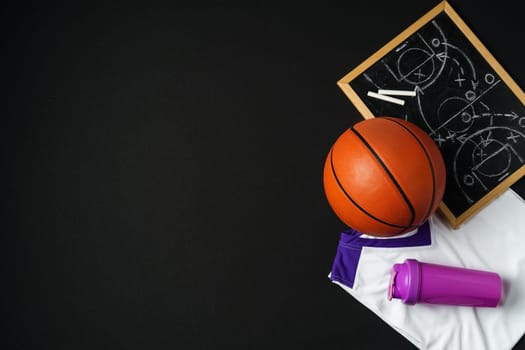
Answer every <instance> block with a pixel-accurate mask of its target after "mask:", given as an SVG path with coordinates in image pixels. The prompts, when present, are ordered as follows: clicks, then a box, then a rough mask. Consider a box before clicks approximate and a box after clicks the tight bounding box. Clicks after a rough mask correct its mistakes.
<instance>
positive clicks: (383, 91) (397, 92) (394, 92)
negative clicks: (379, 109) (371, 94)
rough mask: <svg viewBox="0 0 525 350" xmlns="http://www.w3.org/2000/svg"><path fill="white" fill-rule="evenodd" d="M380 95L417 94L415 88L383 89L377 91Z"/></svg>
mask: <svg viewBox="0 0 525 350" xmlns="http://www.w3.org/2000/svg"><path fill="white" fill-rule="evenodd" d="M377 93H378V94H380V95H394V96H416V91H415V90H412V91H410V90H382V89H379V90H378V91H377Z"/></svg>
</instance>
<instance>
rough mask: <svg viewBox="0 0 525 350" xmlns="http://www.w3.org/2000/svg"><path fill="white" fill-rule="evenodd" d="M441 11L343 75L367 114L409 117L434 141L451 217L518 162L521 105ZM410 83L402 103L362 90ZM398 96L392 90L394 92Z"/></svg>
mask: <svg viewBox="0 0 525 350" xmlns="http://www.w3.org/2000/svg"><path fill="white" fill-rule="evenodd" d="M479 49H480V48H476V47H475V46H474V45H473V44H472V43H471V42H470V40H469V39H468V37H467V36H466V35H465V33H463V32H462V31H461V30H460V29H459V28H458V26H457V25H456V24H455V23H454V22H453V21H452V20H451V18H450V17H449V16H448V14H446V13H444V12H441V13H440V14H438V15H437V16H435V17H434V18H433V19H432V20H431V21H430V22H428V23H427V24H425V25H424V26H422V27H421V28H420V29H419V30H417V32H415V33H414V34H412V35H411V36H410V37H408V38H407V39H406V40H404V41H402V42H401V43H400V44H399V45H396V47H393V48H392V50H391V51H390V52H388V53H387V54H386V55H384V56H383V57H381V58H380V59H379V60H378V62H377V63H375V64H373V65H372V66H371V67H370V68H368V69H366V70H365V71H364V72H363V73H361V74H360V75H359V76H357V77H356V78H355V79H354V80H352V81H351V82H350V86H351V87H352V88H353V89H354V90H355V91H356V93H357V94H358V95H359V97H360V98H361V99H362V100H363V102H364V103H365V104H366V105H367V107H368V108H369V109H370V111H371V112H372V113H373V114H374V115H375V116H395V117H399V118H404V119H407V120H410V121H412V122H414V123H416V124H417V125H419V126H420V127H421V128H423V129H424V130H425V131H427V133H428V134H429V135H430V136H431V137H432V138H433V139H434V140H435V141H436V143H437V144H438V145H439V148H440V150H441V153H442V154H443V158H444V159H445V165H446V168H447V170H448V171H447V173H448V176H447V187H446V191H445V195H444V197H443V201H444V202H445V204H446V205H447V207H448V209H449V210H450V211H451V212H452V214H454V216H455V217H459V216H461V215H462V214H464V213H465V211H467V210H468V209H469V208H470V207H471V206H473V205H475V204H476V203H477V202H478V201H479V200H481V199H482V198H483V197H484V196H485V195H486V194H487V193H489V192H491V191H492V190H493V189H494V188H495V187H496V186H498V185H499V184H500V183H501V182H503V181H504V180H506V179H508V177H509V176H511V175H512V174H513V173H514V172H515V171H517V170H518V169H519V168H521V166H522V165H523V158H524V157H523V155H524V154H525V134H524V133H523V127H522V126H521V123H522V117H523V116H525V106H523V103H522V102H521V101H520V100H519V99H518V98H517V96H516V95H515V94H514V92H513V91H512V90H511V89H510V87H509V86H508V85H507V83H506V82H505V81H504V80H503V79H502V77H501V76H500V75H499V74H498V73H497V72H496V71H495V69H494V67H493V66H491V65H490V63H489V62H488V61H487V60H486V59H485V58H483V57H482V56H481V54H480V53H479V51H478V50H479ZM378 89H393V90H409V91H414V90H415V91H416V96H415V97H405V98H403V97H401V100H403V101H404V102H405V104H404V105H398V104H395V103H391V102H385V101H382V100H378V99H376V98H372V97H368V96H367V93H368V92H369V91H372V92H377V90H378ZM398 98H399V97H398Z"/></svg>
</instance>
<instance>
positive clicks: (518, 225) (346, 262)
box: [329, 189, 525, 350]
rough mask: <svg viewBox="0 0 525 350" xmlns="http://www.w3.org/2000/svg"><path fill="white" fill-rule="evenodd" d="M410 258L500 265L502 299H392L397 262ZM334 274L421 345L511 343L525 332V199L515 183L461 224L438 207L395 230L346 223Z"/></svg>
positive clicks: (496, 345)
mask: <svg viewBox="0 0 525 350" xmlns="http://www.w3.org/2000/svg"><path fill="white" fill-rule="evenodd" d="M407 258H412V259H417V260H418V261H420V262H426V263H432V264H440V265H448V266H457V267H465V268H469V269H475V270H484V271H492V272H496V273H498V274H499V275H500V276H501V278H502V280H503V296H502V301H501V303H500V305H499V306H498V307H496V308H485V307H468V306H449V305H433V304H416V305H405V304H403V302H402V301H401V300H399V299H392V300H391V301H389V300H388V299H387V291H388V285H389V280H390V270H391V268H392V265H393V264H395V263H402V262H404V260H405V259H407ZM329 277H330V279H331V280H332V281H333V282H334V283H336V284H338V285H339V286H341V287H342V288H343V289H344V290H345V291H347V292H348V293H350V294H351V295H352V296H353V297H354V298H356V299H357V300H358V301H359V302H361V303H362V304H363V305H365V306H366V307H368V308H369V309H370V310H372V311H373V312H374V313H376V314H377V315H378V316H379V317H380V318H381V319H383V320H384V321H385V322H386V323H388V324H389V325H390V326H392V327H393V328H394V329H395V330H397V331H398V332H399V333H401V334H402V335H403V336H405V337H406V338H407V339H408V340H409V341H410V342H412V343H413V344H414V345H416V346H417V347H418V348H421V349H440V350H441V349H476V350H482V349H498V350H501V349H511V348H512V347H513V346H514V345H515V344H516V343H517V342H518V340H520V338H521V336H522V335H523V334H524V333H525V203H524V202H523V201H522V199H521V198H520V197H519V196H518V195H517V194H515V193H514V192H513V191H512V190H510V189H509V190H507V191H505V192H504V193H503V194H502V195H500V196H499V197H498V198H497V199H495V200H494V201H492V202H491V203H490V204H489V205H488V206H487V207H485V208H484V209H482V210H481V211H480V212H478V213H477V214H476V215H475V216H474V217H472V218H471V219H470V220H469V221H467V222H466V223H464V224H463V225H462V226H461V227H460V228H458V229H456V230H454V229H452V228H450V227H449V226H448V224H447V223H446V222H444V221H443V219H442V218H441V217H439V216H437V215H434V216H432V217H431V219H430V220H429V222H427V223H426V224H424V225H422V226H421V227H420V228H419V229H418V230H417V231H415V232H412V233H409V234H405V235H403V236H396V237H392V238H374V237H370V236H365V235H362V234H360V233H359V232H356V231H353V230H348V231H345V232H343V233H342V234H341V240H340V242H339V245H338V248H337V254H336V257H335V259H334V263H333V267H332V271H331V272H330V275H329Z"/></svg>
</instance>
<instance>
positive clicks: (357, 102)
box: [337, 1, 525, 228]
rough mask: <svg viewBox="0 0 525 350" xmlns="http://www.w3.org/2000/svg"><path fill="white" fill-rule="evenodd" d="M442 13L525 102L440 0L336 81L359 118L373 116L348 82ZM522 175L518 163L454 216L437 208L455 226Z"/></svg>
mask: <svg viewBox="0 0 525 350" xmlns="http://www.w3.org/2000/svg"><path fill="white" fill-rule="evenodd" d="M442 13H445V14H446V15H447V16H448V17H449V18H450V19H451V20H452V21H453V22H454V23H455V24H456V26H457V27H458V28H459V29H460V31H461V32H462V33H463V34H464V35H465V37H466V38H467V39H468V40H469V41H470V43H471V44H472V45H473V46H474V47H475V49H477V51H478V52H479V53H480V55H481V56H482V57H483V59H485V60H486V62H487V63H488V64H489V65H490V66H491V68H492V69H494V71H495V72H496V73H497V74H499V76H500V78H501V80H502V81H503V82H504V83H505V84H506V85H507V86H508V88H509V89H510V90H511V91H512V93H514V94H515V96H516V97H517V98H518V99H519V100H520V101H521V103H522V104H524V105H525V94H524V93H523V90H522V89H521V88H520V87H519V86H518V85H517V84H516V82H515V81H514V80H513V79H512V78H511V77H510V75H509V74H508V73H507V72H506V71H505V69H503V67H502V66H501V64H499V63H498V61H497V60H496V59H495V58H494V56H493V55H492V54H491V53H490V52H489V50H488V49H487V48H486V47H485V46H484V45H483V43H482V42H481V41H480V40H479V39H478V38H477V37H476V35H475V34H474V33H473V32H472V30H471V29H470V28H469V27H468V26H467V24H466V23H465V22H464V21H463V20H462V19H461V17H460V16H459V15H458V13H457V12H456V11H455V10H454V9H453V8H452V6H451V5H450V4H449V3H448V2H447V1H443V2H441V3H439V4H438V5H437V6H435V7H434V8H433V9H431V10H430V11H428V12H427V13H426V14H425V15H423V16H422V17H421V18H419V19H418V20H417V21H415V22H414V23H413V24H411V25H410V26H409V27H407V28H406V29H405V30H404V31H402V32H401V33H400V34H399V35H397V36H396V37H395V38H394V39H392V40H391V41H389V42H388V43H387V44H386V45H384V46H383V47H382V48H380V49H379V50H378V51H377V52H375V53H374V54H372V55H371V56H370V57H368V58H367V59H366V60H364V61H363V62H362V63H361V64H359V65H358V66H357V67H356V68H354V69H353V70H352V71H350V72H349V73H348V74H346V75H345V76H344V77H343V78H342V79H340V80H339V81H338V82H337V85H338V86H339V87H340V88H341V89H342V91H343V92H344V93H345V94H346V96H347V97H348V98H349V99H350V101H351V102H352V103H353V104H354V106H355V107H356V109H357V110H358V111H359V112H360V113H361V115H362V116H363V118H365V119H370V118H374V117H375V116H374V114H373V113H372V112H371V111H370V109H369V108H368V107H367V106H366V105H365V103H364V101H363V100H362V99H361V98H360V97H359V95H358V94H357V93H356V91H355V90H354V89H353V88H352V87H351V86H350V82H351V81H352V80H354V79H355V78H356V77H358V76H360V75H361V74H362V73H364V72H365V71H366V70H367V69H368V68H370V67H371V66H372V65H374V64H375V63H376V62H378V61H379V60H381V59H382V58H383V57H384V56H386V55H387V54H388V53H390V52H391V51H393V50H394V49H395V48H396V47H398V46H399V45H400V44H401V43H402V42H404V41H405V40H406V39H407V38H409V37H410V36H411V35H412V34H414V33H416V32H417V31H418V30H419V29H420V28H422V27H423V26H424V25H426V24H427V23H429V22H430V21H432V20H433V19H434V18H435V17H436V16H438V15H440V14H442ZM523 175H525V165H524V166H521V167H520V168H519V169H518V170H516V171H515V172H514V173H512V174H511V175H510V176H508V177H507V178H506V179H505V180H504V181H502V182H501V183H499V184H498V185H497V186H496V187H494V188H493V189H492V190H491V191H490V192H488V193H487V194H485V195H484V196H483V197H482V198H481V199H480V200H478V201H477V202H475V203H474V204H473V205H472V206H470V207H469V208H468V209H467V210H466V211H465V212H464V213H462V214H461V215H459V216H457V217H456V216H455V215H454V214H453V213H452V211H451V210H450V209H449V208H448V207H447V205H446V203H444V202H443V201H442V202H441V203H440V205H439V210H440V212H441V213H442V214H443V215H444V216H445V218H446V219H447V220H448V221H449V223H450V225H451V226H452V227H453V228H458V227H459V226H460V225H461V224H462V223H463V222H465V221H466V220H468V219H469V218H470V217H472V216H473V215H475V214H476V213H477V212H478V211H479V210H480V209H482V208H483V207H484V206H486V205H487V204H488V203H489V202H490V201H492V200H493V199H494V198H496V197H497V196H498V195H499V194H500V193H502V192H503V191H504V190H506V189H507V188H509V187H510V186H511V185H512V184H514V183H515V182H516V181H518V180H519V179H520V178H521V177H522V176H523Z"/></svg>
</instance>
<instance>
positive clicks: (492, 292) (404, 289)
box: [388, 259, 501, 307]
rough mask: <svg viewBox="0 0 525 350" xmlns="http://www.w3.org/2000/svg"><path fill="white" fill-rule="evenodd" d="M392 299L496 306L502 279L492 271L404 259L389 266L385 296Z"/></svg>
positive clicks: (409, 302)
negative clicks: (388, 280)
mask: <svg viewBox="0 0 525 350" xmlns="http://www.w3.org/2000/svg"><path fill="white" fill-rule="evenodd" d="M392 298H398V299H401V300H402V301H403V303H405V304H415V303H430V304H447V305H464V306H486V307H496V306H497V305H498V303H499V301H500V299H501V278H500V276H499V275H498V274H497V273H494V272H488V271H479V270H471V269H464V268H459V267H452V266H444V265H435V264H427V263H422V262H418V261H417V260H415V259H406V260H405V262H404V263H402V264H394V266H392V270H391V275H390V285H389V288H388V299H389V300H391V299H392Z"/></svg>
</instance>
